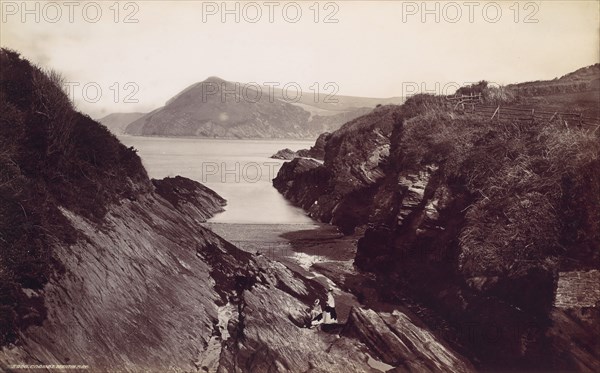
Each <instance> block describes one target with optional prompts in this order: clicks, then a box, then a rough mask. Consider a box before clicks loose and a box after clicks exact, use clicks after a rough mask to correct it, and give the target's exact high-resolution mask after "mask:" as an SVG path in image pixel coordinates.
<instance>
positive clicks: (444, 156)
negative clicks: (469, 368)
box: [273, 95, 600, 370]
mask: <svg viewBox="0 0 600 373" xmlns="http://www.w3.org/2000/svg"><path fill="white" fill-rule="evenodd" d="M517 130H520V129H518V128H517ZM517 130H515V131H517ZM485 131H489V132H487V133H488V135H487V136H488V137H487V138H486V137H485V136H484V134H485V133H486V132H485ZM498 131H499V130H498V129H497V128H494V127H484V126H482V124H481V123H479V120H478V119H477V118H472V117H469V116H465V117H462V118H457V117H455V116H453V115H451V114H448V108H447V107H446V103H445V102H444V101H443V99H440V98H435V97H432V96H429V97H428V96H426V95H423V96H417V97H415V98H413V99H411V100H408V101H407V103H406V104H404V105H403V106H384V107H380V108H377V109H375V110H374V111H373V112H372V113H370V114H367V115H365V116H363V117H360V118H357V119H355V120H353V121H351V122H349V123H346V124H345V125H344V126H342V128H340V130H338V131H336V132H334V133H333V134H332V135H331V136H330V138H329V139H328V141H327V143H326V145H325V156H324V162H323V164H320V163H319V162H315V161H312V160H310V159H303V158H296V159H293V160H292V161H290V162H287V163H286V164H284V166H283V167H282V168H281V169H280V171H279V174H278V175H277V177H276V178H275V179H274V180H273V185H274V187H275V188H277V190H278V191H279V192H280V193H282V195H283V196H284V197H285V198H286V199H288V200H289V201H290V202H292V203H293V204H294V205H296V206H299V207H302V208H303V209H304V210H306V211H307V213H308V214H309V215H310V216H311V217H313V218H315V219H317V220H320V221H322V222H325V223H331V224H333V225H336V226H338V227H339V228H340V230H341V231H342V232H344V233H345V234H355V233H356V232H358V233H359V234H360V238H359V240H358V244H357V252H356V255H355V260H354V263H355V264H356V265H357V266H358V268H360V269H361V270H363V271H366V272H369V273H371V274H373V275H374V276H375V277H376V279H377V280H376V281H375V283H376V284H377V285H378V286H377V293H378V294H379V296H380V297H383V298H385V299H390V300H394V301H396V302H398V303H401V302H402V300H407V299H408V300H409V302H411V300H414V301H416V302H417V303H420V304H424V305H426V308H427V309H429V310H432V311H433V313H434V314H437V315H443V318H441V319H440V320H441V321H442V324H447V325H448V327H444V330H448V331H451V330H453V331H454V332H452V333H449V337H450V339H454V337H456V342H457V345H461V346H465V349H466V351H468V352H467V354H468V355H471V356H474V362H475V363H476V365H477V366H478V368H484V369H533V368H536V369H542V368H543V369H567V370H568V369H583V370H586V369H590V367H594V369H597V368H596V367H599V366H600V361H599V359H598V358H597V356H598V355H596V353H597V352H598V351H600V350H598V344H597V343H589V340H590V338H591V339H593V338H594V337H593V336H594V335H596V336H597V335H598V334H597V331H595V330H593V329H592V330H589V331H588V332H582V333H579V332H578V331H577V330H578V329H577V328H575V327H574V326H573V325H574V324H573V323H576V322H580V323H584V322H593V323H597V322H598V319H596V316H593V315H595V311H590V309H589V308H588V309H586V310H585V311H584V310H583V308H575V309H580V310H581V312H584V313H585V314H587V315H588V316H586V317H583V318H581V317H580V318H579V321H575V320H576V319H577V317H575V316H574V315H576V314H578V312H575V314H570V316H568V317H567V316H565V317H559V316H557V315H559V314H561V313H562V312H563V311H560V310H557V309H555V308H554V307H553V304H554V299H555V291H556V286H557V281H558V267H557V264H556V263H557V262H559V261H560V260H562V259H561V257H560V256H556V254H552V253H544V252H543V250H548V249H547V248H548V247H550V246H552V245H556V244H555V243H554V242H551V241H543V242H542V241H539V239H540V238H543V239H549V238H550V237H554V236H552V234H556V233H550V232H556V231H555V229H556V228H554V226H555V224H560V222H558V223H557V220H555V221H551V220H549V219H548V217H549V216H552V215H549V214H548V213H544V212H542V211H539V212H536V211H535V209H532V208H533V206H539V208H540V209H541V208H546V206H548V204H556V205H560V204H563V206H568V207H566V208H565V211H568V212H567V214H573V215H572V216H577V217H578V218H576V219H579V220H578V221H580V225H579V227H578V228H577V229H579V232H580V233H579V236H578V237H580V239H581V242H579V243H572V244H570V245H572V246H570V247H571V248H569V249H567V255H565V257H568V256H572V257H574V258H575V257H576V258H581V257H582V256H583V255H584V254H583V253H584V252H585V253H591V254H590V256H588V261H587V263H586V264H585V265H584V266H583V267H582V268H585V266H586V265H590V264H591V263H595V264H594V265H597V259H598V258H597V256H596V257H595V256H593V255H595V254H593V253H594V252H595V251H594V250H592V249H589V250H588V251H585V250H587V249H584V248H587V247H597V245H598V242H597V234H595V233H594V230H595V228H591V227H597V223H594V222H593V220H589V219H590V217H591V216H598V211H600V210H599V208H598V200H597V198H596V199H594V197H592V196H591V195H590V194H589V193H588V192H586V190H588V189H589V188H591V190H597V187H598V185H599V183H598V176H599V175H598V173H597V172H592V173H591V175H594V177H593V178H590V179H586V180H582V179H579V178H578V177H577V176H574V177H573V178H572V179H570V181H568V182H567V183H568V185H570V186H569V187H570V188H572V189H571V190H577V191H579V192H578V193H580V194H578V195H572V196H571V197H570V198H571V199H572V201H575V200H579V201H581V200H586V201H587V205H585V206H583V205H578V206H574V205H572V203H573V202H566V201H564V200H563V201H561V200H560V199H558V198H557V199H554V200H551V201H549V202H545V201H544V202H543V203H544V204H543V203H542V201H541V200H540V201H539V202H534V199H535V198H539V197H538V196H539V194H538V192H537V190H538V189H536V188H540V187H539V186H538V185H547V186H546V188H548V189H546V193H548V194H547V196H548V195H553V194H551V193H554V189H551V188H552V187H553V186H554V185H555V184H553V183H556V182H557V181H555V179H552V178H553V177H555V176H554V175H553V174H550V175H547V174H540V175H539V176H538V177H539V178H540V181H539V184H535V183H532V184H531V186H529V185H525V186H523V187H522V188H527V187H530V188H531V190H530V191H528V192H523V191H522V190H521V191H518V192H513V193H529V194H525V195H519V196H518V197H517V198H514V197H513V198H511V197H510V194H509V193H511V189H510V188H511V187H512V185H511V184H510V183H507V182H506V179H507V178H508V177H511V175H510V174H507V175H506V176H505V177H504V180H503V181H500V180H498V181H496V179H492V178H493V176H488V175H489V174H486V172H485V171H484V170H485V169H489V168H490V167H494V169H496V170H500V169H502V167H504V170H507V169H509V168H508V167H512V164H511V163H510V162H512V161H511V160H510V159H506V160H505V162H507V164H504V165H503V164H502V163H501V162H500V159H496V160H495V161H494V160H493V159H492V158H489V159H488V158H486V157H487V156H488V154H489V153H490V152H491V150H490V149H492V147H490V145H489V142H492V143H493V144H494V145H493V146H494V147H502V146H509V144H507V143H506V142H502V140H500V139H499V137H497V136H498V135H497V132H498ZM527 131H529V132H528V133H535V132H534V130H533V129H532V128H531V125H529V128H528V129H527ZM535 131H540V132H541V133H544V134H547V133H548V134H552V135H553V136H558V135H557V134H556V132H546V131H547V130H546V129H544V128H543V127H542V125H541V124H538V127H536V129H535ZM444 136H446V137H444ZM504 136H508V135H507V134H504ZM514 136H516V134H515V135H514ZM448 138H450V140H448ZM537 138H538V139H539V137H537ZM477 139H479V140H477ZM561 140H562V139H561V138H557V139H556V140H554V139H552V140H546V141H549V142H550V141H556V142H560V141H561ZM532 141H537V140H532ZM580 141H582V142H583V144H582V145H581V146H587V145H584V144H587V141H588V139H585V138H582V139H581V140H580ZM589 141H592V140H591V139H590V140H589ZM552 144H553V145H552V146H556V145H554V144H556V143H552ZM564 146H569V145H564ZM519 151H521V150H519ZM515 154H520V153H515ZM481 157H483V158H485V159H488V160H487V161H486V162H484V164H481V165H479V163H477V162H478V161H477V159H479V158H481ZM531 157H536V155H531ZM545 161H546V162H548V161H549V160H547V159H546V160H545ZM586 162H587V163H586ZM594 162H596V164H597V161H594V160H593V159H590V160H589V161H588V160H583V161H582V162H581V164H578V165H576V166H573V167H579V168H580V169H581V170H582V171H581V172H585V171H583V170H586V169H587V168H588V167H592V164H593V163H594ZM596 171H597V169H596ZM539 172H540V173H541V172H542V171H539ZM588 174H589V173H588ZM530 175H531V174H530ZM512 177H514V175H513V176H512ZM490 180H493V182H491V181H490ZM502 182H504V184H501V183H502ZM544 182H545V183H546V184H542V183H544ZM563 182H565V180H564V179H563ZM492 183H495V185H494V184H492ZM515 183H518V181H517V180H515ZM569 183H570V184H569ZM577 183H580V184H577ZM574 184H577V185H578V186H574ZM487 185H490V188H491V189H490V191H492V192H491V193H490V192H488V190H487V189H486V190H485V192H483V191H482V188H486V187H487ZM498 185H503V186H502V187H503V188H506V189H507V191H505V192H504V193H505V194H503V195H496V196H494V195H493V194H492V193H495V191H497V190H498V188H499V186H498ZM584 185H589V188H588V187H584ZM494 188H495V189H494ZM586 188H587V189H586ZM507 195H508V196H507ZM492 197H493V198H495V200H492V199H491V198H492ZM488 203H489V204H493V206H495V207H494V209H493V210H489V212H488V210H487V209H488V208H489V207H487V206H488V205H487V204H488ZM519 203H520V204H519ZM513 205H514V207H513ZM508 206H510V207H509V208H507V207H508ZM521 209H527V211H528V214H529V215H527V214H524V213H523V214H522V213H521V212H520V211H521ZM582 210H586V211H582ZM493 211H504V214H505V216H506V218H508V220H507V221H508V222H510V224H511V225H510V226H509V227H507V226H506V225H504V224H509V223H497V222H498V218H491V217H490V218H488V217H487V215H485V214H490V215H493ZM523 211H524V210H523ZM538 213H539V214H540V215H539V216H540V218H538V219H537V220H535V221H529V220H528V218H529V217H531V216H534V215H535V216H538V215H537V214H538ZM477 214H479V215H477ZM532 214H533V215H532ZM584 216H587V218H585V217H584ZM542 217H543V218H542ZM484 219H489V220H486V226H485V227H484V226H482V223H481V221H482V220H484ZM556 219H560V217H556ZM564 219H565V220H564V221H571V220H572V219H573V218H569V217H565V218H564ZM570 219H571V220H570ZM584 219H588V220H584ZM499 220H501V219H499ZM519 222H520V223H519ZM519 224H521V225H519ZM533 226H534V227H536V228H535V229H537V230H538V231H533V230H532V231H528V230H527V228H525V229H523V228H521V227H533ZM502 227H506V228H502ZM569 229H573V227H565V228H563V231H562V233H560V234H563V235H564V236H563V238H557V240H562V241H561V242H563V245H564V242H569V241H568V240H570V239H571V238H568V237H572V236H569V235H570V234H571V233H568V232H569ZM544 230H548V233H539V232H541V231H544ZM484 231H485V232H487V233H485V235H484V236H482V237H481V241H477V242H474V241H470V240H472V239H473V238H472V237H474V235H477V234H482V232H484ZM505 231H506V232H505ZM363 232H364V233H363ZM511 232H512V238H511V236H508V234H509V233H511ZM596 232H597V231H596ZM503 234H506V235H507V236H506V237H505V238H501V239H502V240H504V241H500V242H498V244H497V245H498V246H501V245H502V246H505V247H507V249H504V251H495V249H488V247H489V246H490V242H494V241H493V240H494V239H497V240H500V238H497V237H498V235H503ZM520 236H521V237H520ZM516 237H518V238H517V241H516V242H511V240H515V238H516ZM518 240H529V242H532V240H533V242H536V241H535V240H538V241H537V243H534V244H530V245H529V246H528V247H532V246H533V245H537V248H536V249H535V250H534V249H530V252H531V253H530V254H529V253H527V252H523V251H521V249H520V247H522V246H521V245H523V246H524V245H525V244H522V243H520V242H522V241H518ZM494 244H496V243H494ZM594 245H595V246H594ZM508 247H510V249H508ZM485 250H490V251H485ZM536 250H539V251H536ZM563 250H564V249H563ZM479 253H482V254H479ZM503 253H504V254H503ZM534 253H540V254H534ZM478 255H488V257H485V258H484V257H482V256H479V257H478ZM535 255H537V256H535ZM563 255H564V254H563ZM585 255H587V254H585ZM519 256H522V258H523V259H522V261H521V260H518V258H519ZM578 260H579V259H578ZM511 261H512V263H511ZM582 263H583V261H582ZM563 315H565V314H564V313H563ZM573 317H575V319H573ZM587 317H591V320H595V321H584V320H587V319H586V318H587ZM433 320H435V318H433ZM560 320H563V321H560ZM568 320H570V321H568ZM556 330H561V333H563V334H564V336H565V337H564V338H563V337H559V335H560V333H557V332H555V331H556ZM569 338H575V339H571V342H573V343H575V344H577V345H580V346H586V345H587V346H588V347H589V348H590V349H591V351H594V352H587V353H578V352H576V351H574V352H573V353H572V354H570V353H568V352H564V351H563V350H562V349H561V348H559V347H557V346H559V345H561V344H564V343H566V342H565V339H567V340H568V339H569ZM586 341H588V342H586ZM594 356H596V357H594ZM594 369H592V370H594Z"/></svg>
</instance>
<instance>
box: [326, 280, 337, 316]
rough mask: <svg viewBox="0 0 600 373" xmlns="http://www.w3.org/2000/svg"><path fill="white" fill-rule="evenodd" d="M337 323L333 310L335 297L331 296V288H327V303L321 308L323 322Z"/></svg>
mask: <svg viewBox="0 0 600 373" xmlns="http://www.w3.org/2000/svg"><path fill="white" fill-rule="evenodd" d="M335 323H337V313H336V312H335V299H334V298H333V289H332V288H329V290H327V303H326V304H325V307H324V308H323V324H335Z"/></svg>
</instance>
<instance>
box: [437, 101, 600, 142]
mask: <svg viewBox="0 0 600 373" xmlns="http://www.w3.org/2000/svg"><path fill="white" fill-rule="evenodd" d="M446 99H447V100H448V101H450V102H452V103H455V105H454V108H453V110H457V109H458V108H459V106H460V108H461V111H463V112H465V113H471V114H475V115H479V116H482V117H486V118H489V120H497V121H501V120H512V121H530V122H532V123H533V122H535V121H546V122H552V121H555V120H559V121H560V122H561V123H563V124H564V125H565V127H566V128H579V129H584V130H586V131H591V132H592V133H595V132H596V131H598V128H600V119H598V118H591V117H585V116H583V115H582V114H581V113H566V112H560V111H554V112H552V111H543V110H536V109H535V108H518V107H511V106H500V105H498V106H490V105H484V104H483V99H482V97H481V95H480V94H479V95H461V96H449V97H447V98H446Z"/></svg>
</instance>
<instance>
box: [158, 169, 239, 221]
mask: <svg viewBox="0 0 600 373" xmlns="http://www.w3.org/2000/svg"><path fill="white" fill-rule="evenodd" d="M152 184H153V185H154V187H155V188H156V193H157V194H159V195H160V196H161V197H163V198H164V199H166V200H167V201H169V202H170V203H171V204H172V205H173V207H175V209H177V210H178V211H179V212H181V213H182V214H185V215H189V216H200V217H201V218H202V219H203V220H202V221H206V219H209V218H210V217H212V216H214V215H215V214H216V213H219V212H222V211H225V210H224V208H223V207H224V206H225V205H226V204H227V201H226V200H225V199H224V198H223V197H221V196H220V195H218V194H217V193H216V192H215V191H213V190H212V189H210V188H207V187H205V186H204V185H202V184H200V183H199V182H197V181H193V180H190V179H188V178H185V177H181V176H175V177H166V178H164V179H160V180H156V179H152Z"/></svg>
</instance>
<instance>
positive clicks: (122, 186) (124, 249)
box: [0, 50, 473, 372]
mask: <svg viewBox="0 0 600 373" xmlns="http://www.w3.org/2000/svg"><path fill="white" fill-rule="evenodd" d="M0 64H1V67H2V69H0V88H1V90H0V103H1V104H2V108H3V110H4V111H3V113H2V117H1V122H2V126H1V127H0V131H1V132H0V143H1V145H2V149H3V151H2V152H1V153H0V162H1V163H0V164H1V165H2V168H0V172H1V173H0V176H1V178H2V182H1V183H0V201H1V203H0V245H1V246H0V248H1V250H0V279H1V281H0V349H1V350H0V368H1V370H2V371H13V370H14V371H18V370H20V368H18V367H16V366H17V365H23V364H27V365H36V366H37V365H46V366H47V365H71V366H73V365H84V366H87V368H86V371H94V372H103V371H119V372H142V371H143V372H166V371H186V372H190V371H209V372H215V371H221V372H257V371H260V372H263V371H265V372H266V371H268V372H275V371H282V372H283V371H285V372H288V371H292V372H306V371H321V372H322V371H325V372H330V371H331V372H332V371H347V372H371V371H381V369H380V368H377V367H378V366H379V367H381V366H382V364H383V363H382V362H381V361H379V360H378V359H380V360H383V361H385V362H387V363H388V364H392V365H390V366H388V368H392V367H394V366H398V367H399V369H402V370H407V371H422V370H421V368H422V367H428V368H429V369H431V370H442V371H450V370H452V371H458V372H467V371H471V370H472V369H473V367H472V365H471V364H470V363H469V361H468V360H466V359H465V358H464V357H462V356H461V355H460V354H458V353H456V352H455V351H454V350H452V349H451V348H450V347H448V346H447V345H445V344H443V343H442V342H440V341H439V340H438V339H437V338H436V337H435V336H434V335H433V334H432V333H431V332H429V331H428V330H425V329H423V328H421V327H418V326H417V324H418V322H417V320H413V319H411V318H409V317H408V316H406V315H404V314H400V313H392V314H386V313H381V312H375V311H369V310H361V309H356V310H355V311H354V313H353V314H354V315H355V316H354V317H352V318H351V319H350V320H349V321H348V323H347V324H345V325H340V326H337V328H336V329H334V330H329V331H318V330H314V329H307V328H304V327H302V326H303V325H304V323H305V321H306V320H305V319H306V316H307V311H306V309H307V307H308V305H309V304H312V302H313V301H314V299H315V298H324V296H325V294H324V288H323V286H322V285H321V284H320V283H319V282H317V281H315V280H313V279H309V278H306V277H304V276H301V275H299V274H298V273H296V272H293V271H291V270H290V269H288V268H287V267H286V266H284V265H283V264H282V263H279V262H275V261H272V260H270V259H267V258H266V257H265V256H262V255H254V254H250V253H248V252H245V251H242V250H240V249H238V248H236V247H235V246H233V245H231V244H230V243H228V242H226V241H225V240H223V239H222V238H221V237H219V236H217V235H216V234H215V233H213V232H211V231H210V230H208V229H206V228H204V227H203V226H202V225H200V224H199V223H200V222H203V221H205V219H206V218H208V217H209V216H211V215H212V214H214V213H216V212H218V211H220V210H221V209H222V207H223V205H224V203H225V201H224V200H223V199H222V198H221V197H219V196H218V195H217V194H216V193H214V192H213V191H211V190H210V189H208V188H206V187H204V186H202V185H201V184H199V183H197V182H194V181H192V180H188V179H185V178H182V177H175V178H167V179H164V180H149V179H148V176H147V174H146V171H145V170H144V168H143V167H142V164H141V161H140V159H139V157H138V156H137V154H136V152H135V149H132V148H126V147H125V146H123V145H122V144H121V143H119V142H118V140H117V139H116V138H115V137H114V136H113V135H111V134H110V133H109V132H108V130H107V129H106V128H105V127H103V126H101V125H99V124H98V123H96V122H94V121H93V120H91V119H90V118H89V117H86V116H84V115H81V114H80V113H77V112H75V111H74V110H73V107H72V105H71V103H70V102H69V100H68V97H67V96H66V95H65V94H64V93H63V92H62V91H61V89H60V84H59V83H60V79H59V77H58V75H56V74H53V73H44V72H43V71H41V70H40V69H39V68H37V67H34V66H31V65H30V63H29V62H28V61H27V60H25V59H23V58H21V57H20V56H19V55H18V54H17V53H15V52H12V51H7V50H2V51H1V53H0ZM374 325H375V326H376V327H377V329H376V330H373V326H374ZM409 332H412V333H413V334H411V335H408V336H399V335H398V333H407V334H408V333H409ZM378 336H380V337H378ZM387 340H390V341H395V343H396V344H395V345H394V349H395V348H396V347H398V348H399V349H398V351H395V352H394V351H393V352H392V353H393V356H391V355H390V349H389V348H387V347H385V346H383V345H382V342H381V341H387ZM409 343H410V345H408V344H409ZM400 347H403V348H402V349H400ZM404 347H406V348H404ZM403 367H404V368H403Z"/></svg>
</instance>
